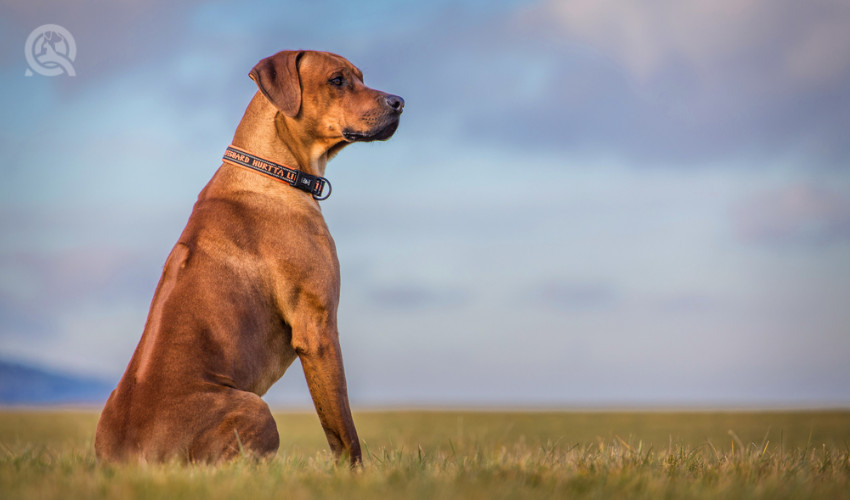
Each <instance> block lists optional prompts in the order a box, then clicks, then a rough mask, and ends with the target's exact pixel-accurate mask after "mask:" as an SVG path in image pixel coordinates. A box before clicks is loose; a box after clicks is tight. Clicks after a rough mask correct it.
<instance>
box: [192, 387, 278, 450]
mask: <svg viewBox="0 0 850 500" xmlns="http://www.w3.org/2000/svg"><path fill="white" fill-rule="evenodd" d="M225 394H227V403H226V405H225V407H224V408H222V409H221V410H219V411H221V415H222V416H221V418H220V419H218V420H217V422H218V423H217V425H215V426H213V427H210V428H209V429H207V430H205V431H204V432H202V433H201V434H199V435H198V437H197V438H196V439H195V440H194V443H193V444H192V445H191V446H190V448H189V457H188V458H189V460H190V461H199V462H222V461H226V460H230V459H233V458H237V457H240V456H243V457H252V458H270V457H271V456H273V455H274V454H275V452H277V448H278V446H279V445H280V437H279V435H278V432H277V425H276V424H275V421H274V418H272V414H271V411H270V410H269V407H268V405H267V404H266V402H265V401H263V400H262V399H261V398H260V397H259V396H257V395H256V394H254V393H251V392H245V391H240V390H237V389H230V390H228V391H227V392H226V393H225ZM216 403H217V404H218V405H220V404H221V402H220V401H217V402H216Z"/></svg>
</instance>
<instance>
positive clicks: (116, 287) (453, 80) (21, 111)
mask: <svg viewBox="0 0 850 500" xmlns="http://www.w3.org/2000/svg"><path fill="white" fill-rule="evenodd" d="M2 12H3V16H2V17H0V41H2V43H0V78H2V82H3V92H2V93H0V109H2V113H0V131H2V133H1V134H0V145H2V146H3V151H4V158H3V161H2V162H0V173H2V178H3V182H2V183H0V234H2V241H0V357H2V358H6V359H14V360H19V361H25V362H30V363H33V364H37V365H41V366H46V367H50V368H55V369H61V370H64V371H69V372H73V373H80V374H87V375H96V376H100V377H103V378H105V379H108V380H115V381H117V379H118V377H120V375H121V373H122V372H123V369H124V367H125V366H126V363H127V361H128V360H129V357H130V355H131V353H132V350H133V349H134V347H135V345H136V343H137V342H138V339H139V336H140V335H141V331H142V327H143V324H144V320H145V316H146V314H147V309H148V306H149V303H150V299H151V296H152V294H153V290H154V287H155V286H156V282H157V280H158V279H159V274H160V272H161V268H162V263H163V262H164V261H165V257H166V256H167V254H168V252H169V250H170V248H171V246H172V245H173V244H174V242H175V241H176V239H177V236H178V235H179V233H180V231H181V230H182V228H183V226H184V225H185V222H186V218H187V217H188V215H189V212H190V211H191V208H192V204H193V202H194V199H195V197H196V196H197V193H198V192H199V191H200V189H201V188H202V187H203V186H204V184H205V183H206V182H207V180H208V179H209V178H210V176H211V175H212V174H213V173H214V171H215V169H216V168H217V167H218V165H219V163H220V158H221V155H222V153H223V151H224V148H225V147H226V146H227V145H228V144H229V142H230V139H231V138H232V135H233V131H234V130H235V127H236V125H237V124H238V122H239V119H240V118H241V115H242V112H243V111H244V109H245V106H246V105H247V103H248V101H249V100H250V99H251V97H252V96H253V94H254V92H255V91H256V87H255V86H254V84H253V82H251V81H250V80H249V79H248V76H247V75H248V71H249V70H250V69H251V67H253V65H254V64H255V63H256V62H257V61H258V60H259V59H261V58H263V57H266V56H268V55H271V54H272V53H274V52H276V51H278V50H282V49H294V48H309V49H319V50H328V51H332V52H337V53H339V54H342V55H344V56H345V57H347V58H348V59H349V60H351V61H352V62H353V63H354V64H356V65H357V66H358V67H360V68H361V69H362V70H363V73H364V74H365V79H366V83H367V84H369V85H371V86H373V87H375V88H379V89H381V90H385V91H387V92H391V93H395V94H399V95H401V96H403V97H404V98H405V100H406V102H407V104H406V107H405V113H404V116H403V117H402V123H401V126H400V128H399V130H398V132H397V133H396V135H395V137H394V138H393V139H392V140H390V141H389V142H387V143H377V144H358V145H354V146H352V147H350V148H347V149H346V150H345V151H344V152H343V153H342V154H340V155H339V157H337V158H336V159H334V160H333V161H332V162H331V164H330V165H329V168H328V171H327V176H328V177H329V178H330V180H331V182H332V183H333V186H334V194H333V196H332V197H331V198H330V199H329V200H328V201H326V202H324V203H323V210H324V213H325V216H326V219H327V220H328V224H329V225H330V227H331V230H332V232H333V234H334V236H335V239H336V243H337V247H338V251H339V256H340V262H341V266H342V280H343V283H342V298H341V300H342V304H341V306H340V330H341V341H342V344H343V349H344V355H345V360H346V369H347V373H348V379H349V387H350V392H351V398H352V401H353V403H354V405H355V406H356V405H358V404H359V405H383V404H449V405H477V404H485V405H489V404H492V405H555V406H581V405H689V404H697V405H716V404H730V405H785V404H790V405H821V404H827V405H847V404H850V363H848V362H847V360H848V359H850V310H849V309H850V308H848V307H847V305H848V303H850V140H848V130H850V95H848V94H850V53H848V51H847V50H846V48H847V47H848V46H850V34H848V33H847V30H846V26H847V25H848V24H850V6H848V5H847V4H846V2H840V1H831V0H815V1H811V2H805V3H801V2H793V1H790V0H780V1H776V0H751V1H747V2H741V1H733V0H720V1H717V2H710V3H705V2H702V5H698V4H695V3H692V2H676V1H674V0H649V1H646V2H639V3H624V2H616V1H613V0H595V1H594V0H577V1H571V2H560V1H546V0H542V1H537V2H534V1H528V2H522V1H498V2H492V1H491V2H484V1H471V2H447V1H445V2H444V1H434V2H409V3H402V2H390V1H380V2H368V3H351V2H336V1H317V2H316V1H314V2H310V1H306V0H305V1H296V2H261V1H254V2H229V3H228V2H205V3H190V2H180V3H178V5H175V3H174V2H161V1H155V2H141V1H134V0H131V1H126V2H105V1H104V2H87V1H82V2H74V3H73V4H70V3H62V4H55V3H53V2H38V1H34V2H15V3H9V2H7V1H3V2H2ZM48 23H52V24H59V25H61V26H63V27H65V28H67V29H68V30H69V31H70V32H71V33H72V34H73V36H74V38H75V41H76V43H77V58H76V60H75V64H74V67H75V70H76V74H77V76H75V77H68V76H66V75H62V76H56V77H44V76H40V75H34V76H30V77H27V76H24V73H25V71H26V69H27V63H26V60H25V58H24V51H23V48H24V43H25V41H26V39H27V36H28V35H29V33H30V31H32V30H33V29H34V28H36V27H37V26H40V25H42V24H48ZM268 399H269V400H270V401H272V402H273V403H275V404H285V405H308V404H309V396H308V394H307V392H306V388H305V386H304V383H303V375H302V374H301V372H300V367H299V366H298V365H297V364H296V365H294V366H293V367H292V369H291V370H290V371H289V372H288V373H287V374H286V375H285V376H284V378H283V379H282V381H281V382H279V383H278V385H277V386H276V387H275V388H273V389H272V391H271V392H270V393H269V395H268Z"/></svg>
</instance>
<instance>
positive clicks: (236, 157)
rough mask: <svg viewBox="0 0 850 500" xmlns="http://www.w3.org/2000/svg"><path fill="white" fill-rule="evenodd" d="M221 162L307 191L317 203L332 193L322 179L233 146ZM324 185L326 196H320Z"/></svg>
mask: <svg viewBox="0 0 850 500" xmlns="http://www.w3.org/2000/svg"><path fill="white" fill-rule="evenodd" d="M222 160H224V161H226V162H229V163H233V164H234V165H239V166H241V167H247V168H250V169H251V170H255V171H257V172H260V173H263V174H266V175H268V176H269V177H272V178H274V179H277V180H279V181H282V182H285V183H287V184H289V185H290V186H292V187H294V188H298V189H300V190H302V191H307V192H308V193H310V194H312V195H313V199H315V200H318V201H322V200H327V199H328V197H330V195H331V192H332V191H333V188H332V187H331V183H330V182H328V180H327V179H325V178H324V177H319V176H318V175H310V174H306V173H304V172H302V171H300V170H295V169H294V168H289V167H287V166H285V165H281V164H279V163H275V162H273V161H268V160H264V159H262V158H260V157H259V156H254V155H252V154H251V153H248V152H247V151H242V150H241V149H237V148H235V147H233V145H230V146H228V147H227V149H226V150H225V151H224V157H223V158H222ZM325 185H327V186H328V194H327V195H325V196H322V191H324V189H325Z"/></svg>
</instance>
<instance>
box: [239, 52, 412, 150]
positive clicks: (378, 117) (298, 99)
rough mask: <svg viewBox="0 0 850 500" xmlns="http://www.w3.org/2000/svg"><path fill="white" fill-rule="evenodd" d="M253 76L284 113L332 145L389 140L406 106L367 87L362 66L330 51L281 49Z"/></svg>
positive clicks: (269, 98)
mask: <svg viewBox="0 0 850 500" xmlns="http://www.w3.org/2000/svg"><path fill="white" fill-rule="evenodd" d="M250 76H251V79H253V80H254V81H255V82H256V83H257V86H258V87H259V88H260V92H262V93H263V95H265V96H266V98H267V99H268V100H269V101H271V102H272V104H274V105H275V107H277V109H278V110H280V112H281V113H283V114H284V115H285V116H286V117H288V118H290V119H291V121H292V122H294V123H296V124H297V125H298V126H299V127H300V128H301V129H302V131H303V132H304V133H305V134H306V135H309V136H310V137H313V138H316V139H319V140H322V142H326V143H328V144H330V145H331V147H332V149H338V148H341V147H342V146H344V145H346V144H349V143H352V142H355V141H383V140H387V139H389V138H390V137H392V135H393V133H395V131H396V128H398V122H399V117H400V116H401V113H402V110H403V109H404V99H402V98H401V97H399V96H396V95H392V94H387V93H386V92H381V91H380V90H375V89H371V88H369V87H367V86H366V85H364V84H363V73H361V72H360V70H359V69H357V68H356V67H355V66H354V65H353V64H351V63H350V62H348V61H347V60H346V59H345V58H343V57H341V56H338V55H336V54H331V53H328V52H315V51H305V50H299V51H288V50H285V51H282V52H278V53H277V54H275V55H273V56H271V57H267V58H265V59H263V60H262V61H260V62H259V63H257V65H256V66H254V69H252V70H251V73H250Z"/></svg>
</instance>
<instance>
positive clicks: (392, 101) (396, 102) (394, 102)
mask: <svg viewBox="0 0 850 500" xmlns="http://www.w3.org/2000/svg"><path fill="white" fill-rule="evenodd" d="M384 99H385V102H386V103H387V106H389V107H390V108H392V110H393V111H395V112H396V113H401V111H402V110H403V109H404V99H402V98H401V97H399V96H397V95H387V96H386V97H384Z"/></svg>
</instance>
